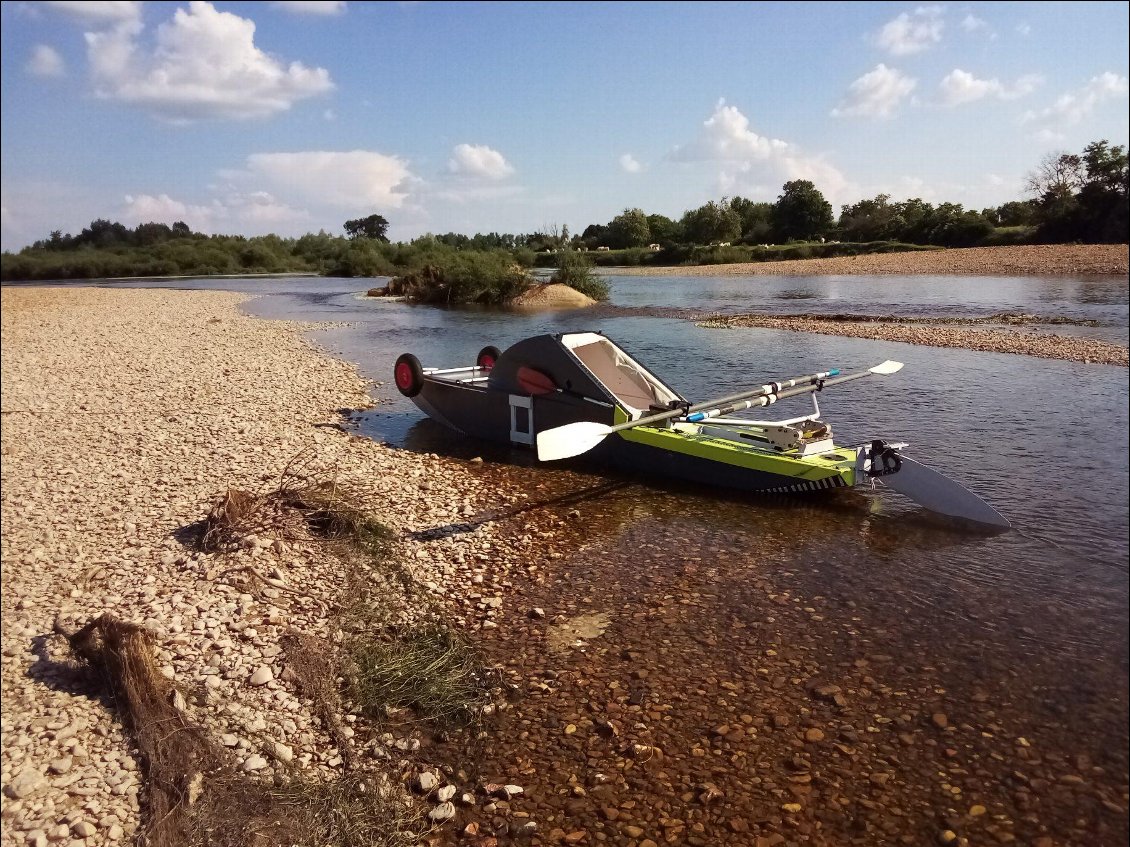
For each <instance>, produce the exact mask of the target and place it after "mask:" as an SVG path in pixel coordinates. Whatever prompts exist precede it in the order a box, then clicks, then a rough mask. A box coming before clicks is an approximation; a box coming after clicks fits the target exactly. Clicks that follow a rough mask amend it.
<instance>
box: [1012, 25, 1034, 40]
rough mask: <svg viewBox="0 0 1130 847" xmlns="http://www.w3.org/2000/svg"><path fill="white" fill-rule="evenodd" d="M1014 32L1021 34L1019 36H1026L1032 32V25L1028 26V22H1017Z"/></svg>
mask: <svg viewBox="0 0 1130 847" xmlns="http://www.w3.org/2000/svg"><path fill="white" fill-rule="evenodd" d="M1016 32H1017V34H1018V35H1021V36H1024V37H1025V38H1027V37H1028V36H1029V35H1031V34H1032V27H1030V26H1029V25H1028V24H1017V25H1016Z"/></svg>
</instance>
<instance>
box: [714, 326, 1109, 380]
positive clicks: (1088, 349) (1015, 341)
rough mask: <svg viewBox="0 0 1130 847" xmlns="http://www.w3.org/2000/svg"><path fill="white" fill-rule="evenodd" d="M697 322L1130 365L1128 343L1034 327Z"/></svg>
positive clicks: (726, 327) (721, 327) (731, 327)
mask: <svg viewBox="0 0 1130 847" xmlns="http://www.w3.org/2000/svg"><path fill="white" fill-rule="evenodd" d="M695 325H696V326H700V327H706V328H709V329H733V328H736V327H760V328H763V329H784V330H788V331H790V332H814V333H817V334H819V335H839V336H845V337H848V338H866V339H870V340H872V341H899V342H902V343H904V344H917V345H920V346H924V347H956V348H959V349H962V350H979V351H981V352H983V353H1017V354H1020V355H1024V356H1036V357H1038V358H1041V359H1064V360H1066V361H1070V362H1083V363H1084V364H1089V365H1090V364H1099V365H1119V366H1121V367H1124V368H1125V367H1130V348H1126V347H1123V346H1121V345H1118V344H1111V343H1110V342H1107V341H1101V340H1099V339H1096V338H1083V337H1080V336H1072V335H1059V334H1056V333H1047V332H1040V331H1037V330H1035V329H1034V328H1032V327H1023V328H1020V327H1010V328H989V329H967V328H964V327H956V326H945V325H931V324H928V323H923V322H922V321H921V320H918V321H913V320H911V321H907V322H905V323H904V322H900V321H899V320H898V318H893V319H891V320H882V319H876V318H867V319H864V320H858V321H846V320H832V319H829V318H822V317H821V316H820V315H788V316H776V315H769V314H748V315H720V316H718V317H713V318H708V319H706V320H703V321H699V322H697V323H696V324H695Z"/></svg>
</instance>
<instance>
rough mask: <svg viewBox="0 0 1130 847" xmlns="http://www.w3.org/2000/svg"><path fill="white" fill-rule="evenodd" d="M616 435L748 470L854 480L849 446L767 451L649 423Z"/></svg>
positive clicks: (810, 479) (813, 478) (848, 482)
mask: <svg viewBox="0 0 1130 847" xmlns="http://www.w3.org/2000/svg"><path fill="white" fill-rule="evenodd" d="M617 435H619V436H620V437H621V438H623V439H624V440H625V441H630V442H632V443H635V444H644V445H647V446H649V447H655V448H657V449H660V450H669V451H671V452H673V453H682V454H684V455H687V456H695V457H697V458H700V459H706V460H708V461H712V462H720V463H722V464H726V465H733V466H734V467H739V468H745V469H747V470H755V471H764V472H765V473H772V474H778V475H780V476H782V477H789V478H791V479H795V480H797V481H801V482H818V481H820V480H824V479H829V478H831V477H836V476H838V477H840V478H841V479H842V480H843V482H844V484H845V485H848V486H851V485H854V484H855V451H854V450H851V449H844V448H841V447H836V448H834V449H833V450H832V451H831V452H830V453H822V454H820V455H817V456H804V457H802V456H799V455H797V454H796V453H795V452H788V453H770V452H767V451H766V450H763V449H758V448H757V447H755V446H753V445H748V444H742V443H740V442H737V441H731V440H729V439H726V438H718V437H717V436H713V435H704V434H702V433H698V434H693V433H687V432H679V431H676V430H674V429H666V428H663V427H650V426H639V427H633V428H632V429H623V430H620V431H619V432H618V433H617ZM832 457H836V458H835V460H834V461H829V459H831V458H832Z"/></svg>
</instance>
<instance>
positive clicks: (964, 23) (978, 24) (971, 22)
mask: <svg viewBox="0 0 1130 847" xmlns="http://www.w3.org/2000/svg"><path fill="white" fill-rule="evenodd" d="M961 28H962V29H963V30H965V31H966V32H977V31H978V30H982V29H988V28H989V23H988V21H986V20H985V19H984V18H979V17H977V16H976V15H974V14H972V13H970V14H967V15H966V16H965V17H964V18H962V19H961Z"/></svg>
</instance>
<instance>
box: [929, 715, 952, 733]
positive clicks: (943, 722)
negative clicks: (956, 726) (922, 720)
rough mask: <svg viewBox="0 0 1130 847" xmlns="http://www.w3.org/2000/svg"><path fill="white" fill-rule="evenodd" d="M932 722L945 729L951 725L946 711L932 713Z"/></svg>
mask: <svg viewBox="0 0 1130 847" xmlns="http://www.w3.org/2000/svg"><path fill="white" fill-rule="evenodd" d="M930 722H931V723H932V724H933V725H934V726H936V727H937V728H938V729H945V728H946V727H947V726H949V725H950V722H949V718H948V717H946V713H945V712H934V714H932V715H930Z"/></svg>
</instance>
